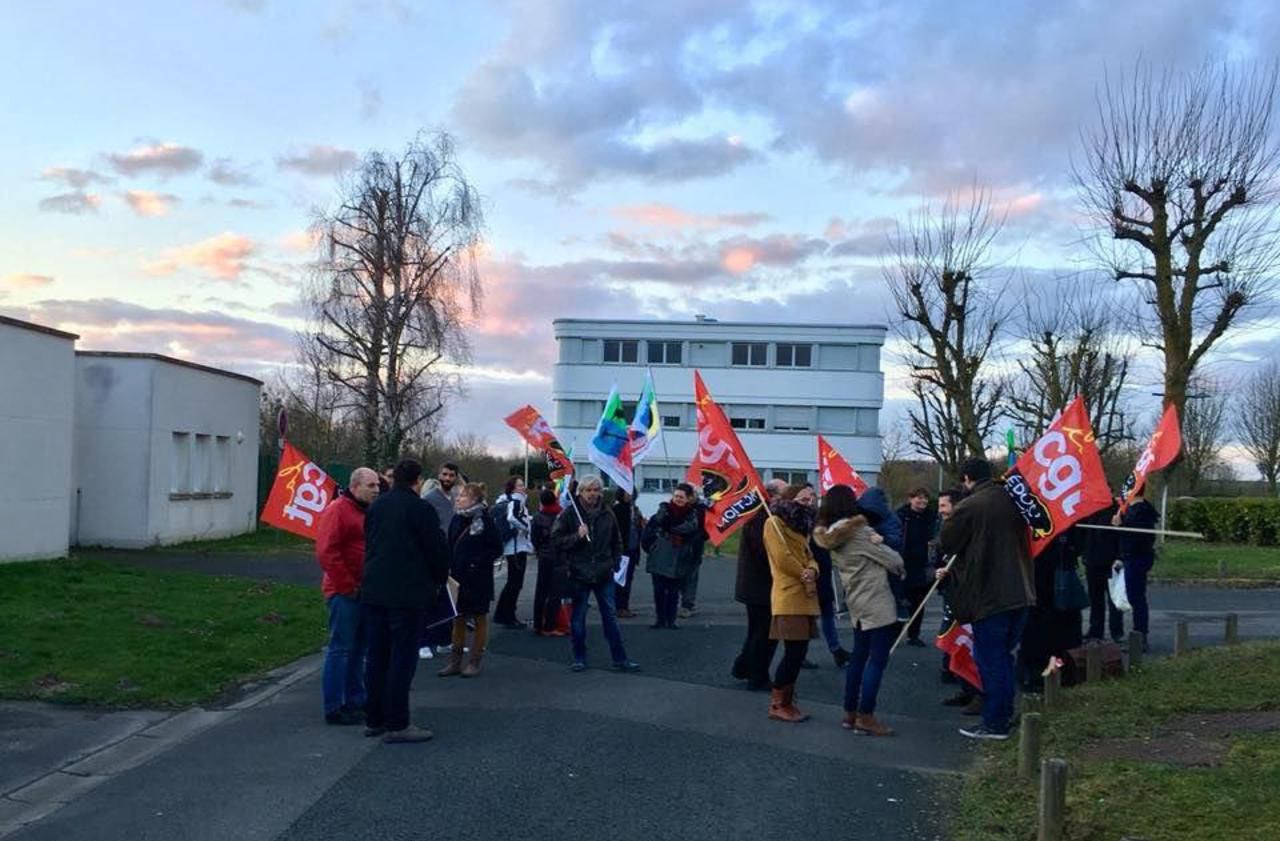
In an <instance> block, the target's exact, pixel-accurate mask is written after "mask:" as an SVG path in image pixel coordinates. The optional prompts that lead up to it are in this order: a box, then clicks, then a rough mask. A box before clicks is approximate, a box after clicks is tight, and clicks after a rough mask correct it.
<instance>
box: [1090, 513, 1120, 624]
mask: <svg viewBox="0 0 1280 841" xmlns="http://www.w3.org/2000/svg"><path fill="white" fill-rule="evenodd" d="M1119 510H1120V509H1119V508H1117V507H1116V505H1115V504H1114V503H1113V504H1112V505H1111V507H1110V508H1104V509H1102V510H1101V511H1098V512H1096V513H1094V514H1090V515H1089V516H1088V517H1086V518H1085V519H1084V523H1085V524H1086V525H1094V526H1109V525H1111V518H1112V517H1114V516H1115V515H1116V513H1117V512H1118V511H1119ZM1082 531H1083V532H1084V537H1083V541H1084V547H1083V548H1084V572H1085V581H1086V582H1087V584H1088V589H1089V631H1088V633H1086V634H1085V639H1093V640H1101V639H1102V638H1103V637H1102V635H1103V632H1104V628H1103V623H1104V621H1106V624H1107V625H1108V626H1109V630H1110V631H1111V639H1113V640H1115V641H1116V642H1120V640H1121V639H1122V638H1123V637H1124V614H1123V613H1121V612H1120V611H1118V610H1116V607H1115V605H1113V604H1111V599H1110V598H1109V589H1108V588H1109V584H1110V582H1111V569H1112V567H1114V566H1115V563H1116V561H1118V560H1119V559H1120V540H1119V537H1118V535H1117V533H1116V532H1114V531H1108V530H1106V529H1082Z"/></svg>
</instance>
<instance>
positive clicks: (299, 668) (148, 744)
mask: <svg viewBox="0 0 1280 841" xmlns="http://www.w3.org/2000/svg"><path fill="white" fill-rule="evenodd" d="M323 662H324V661H323V655H322V654H319V655H317V654H308V655H307V656H306V657H302V658H300V659H298V660H295V661H293V662H292V663H288V664H286V665H284V666H281V667H279V668H277V669H273V670H272V671H270V672H268V673H267V677H268V678H276V680H275V681H274V682H273V683H272V684H271V685H270V686H267V687H266V688H264V689H262V690H260V691H258V692H255V693H254V694H252V695H250V696H248V697H246V698H244V699H242V700H240V701H239V702H237V703H235V704H232V705H230V706H228V707H226V708H224V709H205V708H203V707H192V708H191V709H188V710H184V711H182V712H179V713H174V714H173V715H171V716H169V717H167V718H164V719H161V720H160V721H158V722H156V723H154V724H151V725H149V726H147V727H145V728H143V729H142V730H139V731H138V732H136V733H133V734H131V735H128V736H125V737H124V738H123V739H120V740H119V741H116V742H112V743H111V744H109V745H106V746H105V747H102V748H100V749H98V750H96V751H94V752H93V753H91V754H89V755H87V756H81V757H77V758H76V759H74V760H72V761H71V762H68V763H67V764H65V765H63V766H62V767H60V768H58V769H56V770H54V771H52V772H50V773H48V774H45V775H44V776H43V777H40V778H38V779H36V780H34V781H32V782H29V783H26V784H24V785H23V786H22V787H20V788H17V789H14V790H13V791H10V792H7V793H5V794H4V796H3V797H0V838H4V837H5V836H7V835H10V834H12V833H14V832H17V831H18V830H20V829H22V828H23V827H26V826H28V825H30V824H33V823H35V822H36V821H39V820H43V819H44V818H46V817H48V816H49V815H52V814H53V813H54V812H56V811H58V810H59V809H61V808H62V807H63V806H65V805H67V804H68V803H71V802H72V801H74V800H75V799H76V798H78V797H80V796H82V795H84V794H85V793H86V792H89V791H92V790H93V789H95V788H97V787H98V786H99V785H101V784H102V783H105V782H107V781H108V780H110V779H112V778H114V777H116V776H118V775H119V774H122V773H124V772H126V771H129V770H132V769H134V768H137V767H138V766H139V765H142V764H144V763H146V762H149V761H150V760H152V759H154V758H155V757H157V756H159V755H160V754H162V753H165V752H166V751H168V750H169V749H170V748H173V747H175V746H177V745H179V744H181V743H182V742H185V741H186V740H187V739H190V738H191V737H192V736H194V735H196V734H197V733H201V732H203V731H205V730H207V729H209V728H210V727H213V726H214V725H216V724H220V723H222V722H224V721H227V720H228V719H230V718H232V717H233V716H235V715H237V714H238V713H241V712H244V711H245V710H249V709H252V708H254V707H256V706H258V705H259V704H262V703H263V702H265V701H268V700H270V699H271V698H273V697H274V696H276V695H278V694H280V693H281V692H283V691H284V690H285V689H288V688H289V687H290V686H293V685H294V684H295V683H297V682H299V681H301V680H305V679H306V678H308V677H310V676H311V675H314V674H315V673H316V672H318V671H319V670H320V668H321V666H322V665H323Z"/></svg>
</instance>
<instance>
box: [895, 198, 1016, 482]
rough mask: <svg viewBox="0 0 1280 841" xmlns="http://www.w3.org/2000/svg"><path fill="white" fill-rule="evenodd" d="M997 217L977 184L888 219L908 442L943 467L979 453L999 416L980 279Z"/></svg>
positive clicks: (986, 273) (994, 308)
mask: <svg viewBox="0 0 1280 841" xmlns="http://www.w3.org/2000/svg"><path fill="white" fill-rule="evenodd" d="M1003 223H1004V220H1003V219H1002V218H996V217H995V215H994V214H993V213H992V209H991V204H990V198H989V196H988V194H987V193H986V192H985V191H981V190H975V191H974V194H973V196H972V198H970V199H969V200H968V201H962V200H959V199H956V198H954V197H953V198H952V199H949V200H948V201H947V202H946V203H945V204H943V205H942V206H941V207H940V208H937V207H930V206H928V205H926V206H924V207H923V208H922V209H921V210H919V211H918V212H916V213H914V214H912V215H911V216H910V217H909V218H908V220H907V222H906V224H905V225H901V224H900V225H899V226H898V231H897V236H896V237H895V238H894V243H893V251H892V253H891V255H890V257H889V259H888V261H887V262H886V264H885V266H884V276H885V280H886V282H887V284H888V286H889V290H890V292H891V293H892V294H893V299H894V303H895V305H896V308H897V312H898V316H899V318H898V319H897V321H896V322H895V329H896V330H897V332H898V334H899V336H900V337H901V338H902V340H903V341H904V342H905V343H906V345H907V351H906V362H907V364H908V365H909V366H910V370H911V391H912V394H913V395H914V396H915V399H916V405H915V407H914V408H912V409H911V410H910V420H911V429H912V432H913V437H914V442H915V444H916V446H917V448H918V449H919V450H920V451H921V452H922V453H925V454H927V455H929V456H931V457H932V458H933V459H934V460H936V461H937V462H938V463H939V464H942V465H943V466H944V467H945V468H946V469H947V470H948V471H949V472H951V473H952V474H954V473H955V472H956V470H957V469H958V467H959V465H960V464H961V463H962V462H963V461H964V460H965V459H966V458H968V457H970V456H973V455H982V453H983V450H984V445H985V442H986V440H987V438H988V437H989V436H990V434H991V431H992V430H993V429H994V428H995V425H996V422H997V421H998V420H999V417H1000V413H1001V410H1000V403H1001V400H1002V399H1003V397H1004V389H1005V385H1004V383H1003V382H1002V381H1001V380H1000V379H999V378H998V377H995V376H992V375H991V374H990V372H988V370H987V359H988V356H989V355H990V354H991V351H992V347H993V345H994V343H995V340H996V335H997V332H998V330H999V327H1000V321H1001V307H1000V306H999V305H998V303H997V300H996V299H995V297H994V296H993V295H992V294H990V293H989V291H988V289H987V285H986V284H987V282H988V281H989V280H990V279H991V278H990V275H991V274H992V273H993V272H994V270H995V267H994V265H993V264H992V262H991V259H990V258H991V246H992V241H993V240H994V239H995V238H996V236H997V235H998V234H999V233H1000V230H1001V228H1002V227H1003Z"/></svg>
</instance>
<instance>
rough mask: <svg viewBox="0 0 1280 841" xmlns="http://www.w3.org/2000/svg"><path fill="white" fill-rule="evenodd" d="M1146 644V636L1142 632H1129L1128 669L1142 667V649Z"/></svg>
mask: <svg viewBox="0 0 1280 841" xmlns="http://www.w3.org/2000/svg"><path fill="white" fill-rule="evenodd" d="M1146 642H1147V639H1146V635H1145V634H1143V633H1142V631H1130V632H1129V668H1131V669H1132V668H1135V667H1137V666H1141V665H1142V647H1143V645H1145V644H1146Z"/></svg>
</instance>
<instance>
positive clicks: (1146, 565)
mask: <svg viewBox="0 0 1280 841" xmlns="http://www.w3.org/2000/svg"><path fill="white" fill-rule="evenodd" d="M1154 563H1155V559H1154V558H1125V559H1124V589H1125V594H1126V595H1128V597H1129V604H1131V605H1133V629H1134V630H1135V631H1140V632H1142V634H1143V636H1146V635H1147V631H1148V629H1149V628H1150V622H1151V608H1150V606H1149V605H1148V604H1147V576H1148V575H1149V574H1150V573H1151V567H1152V565H1153V564H1154Z"/></svg>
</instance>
